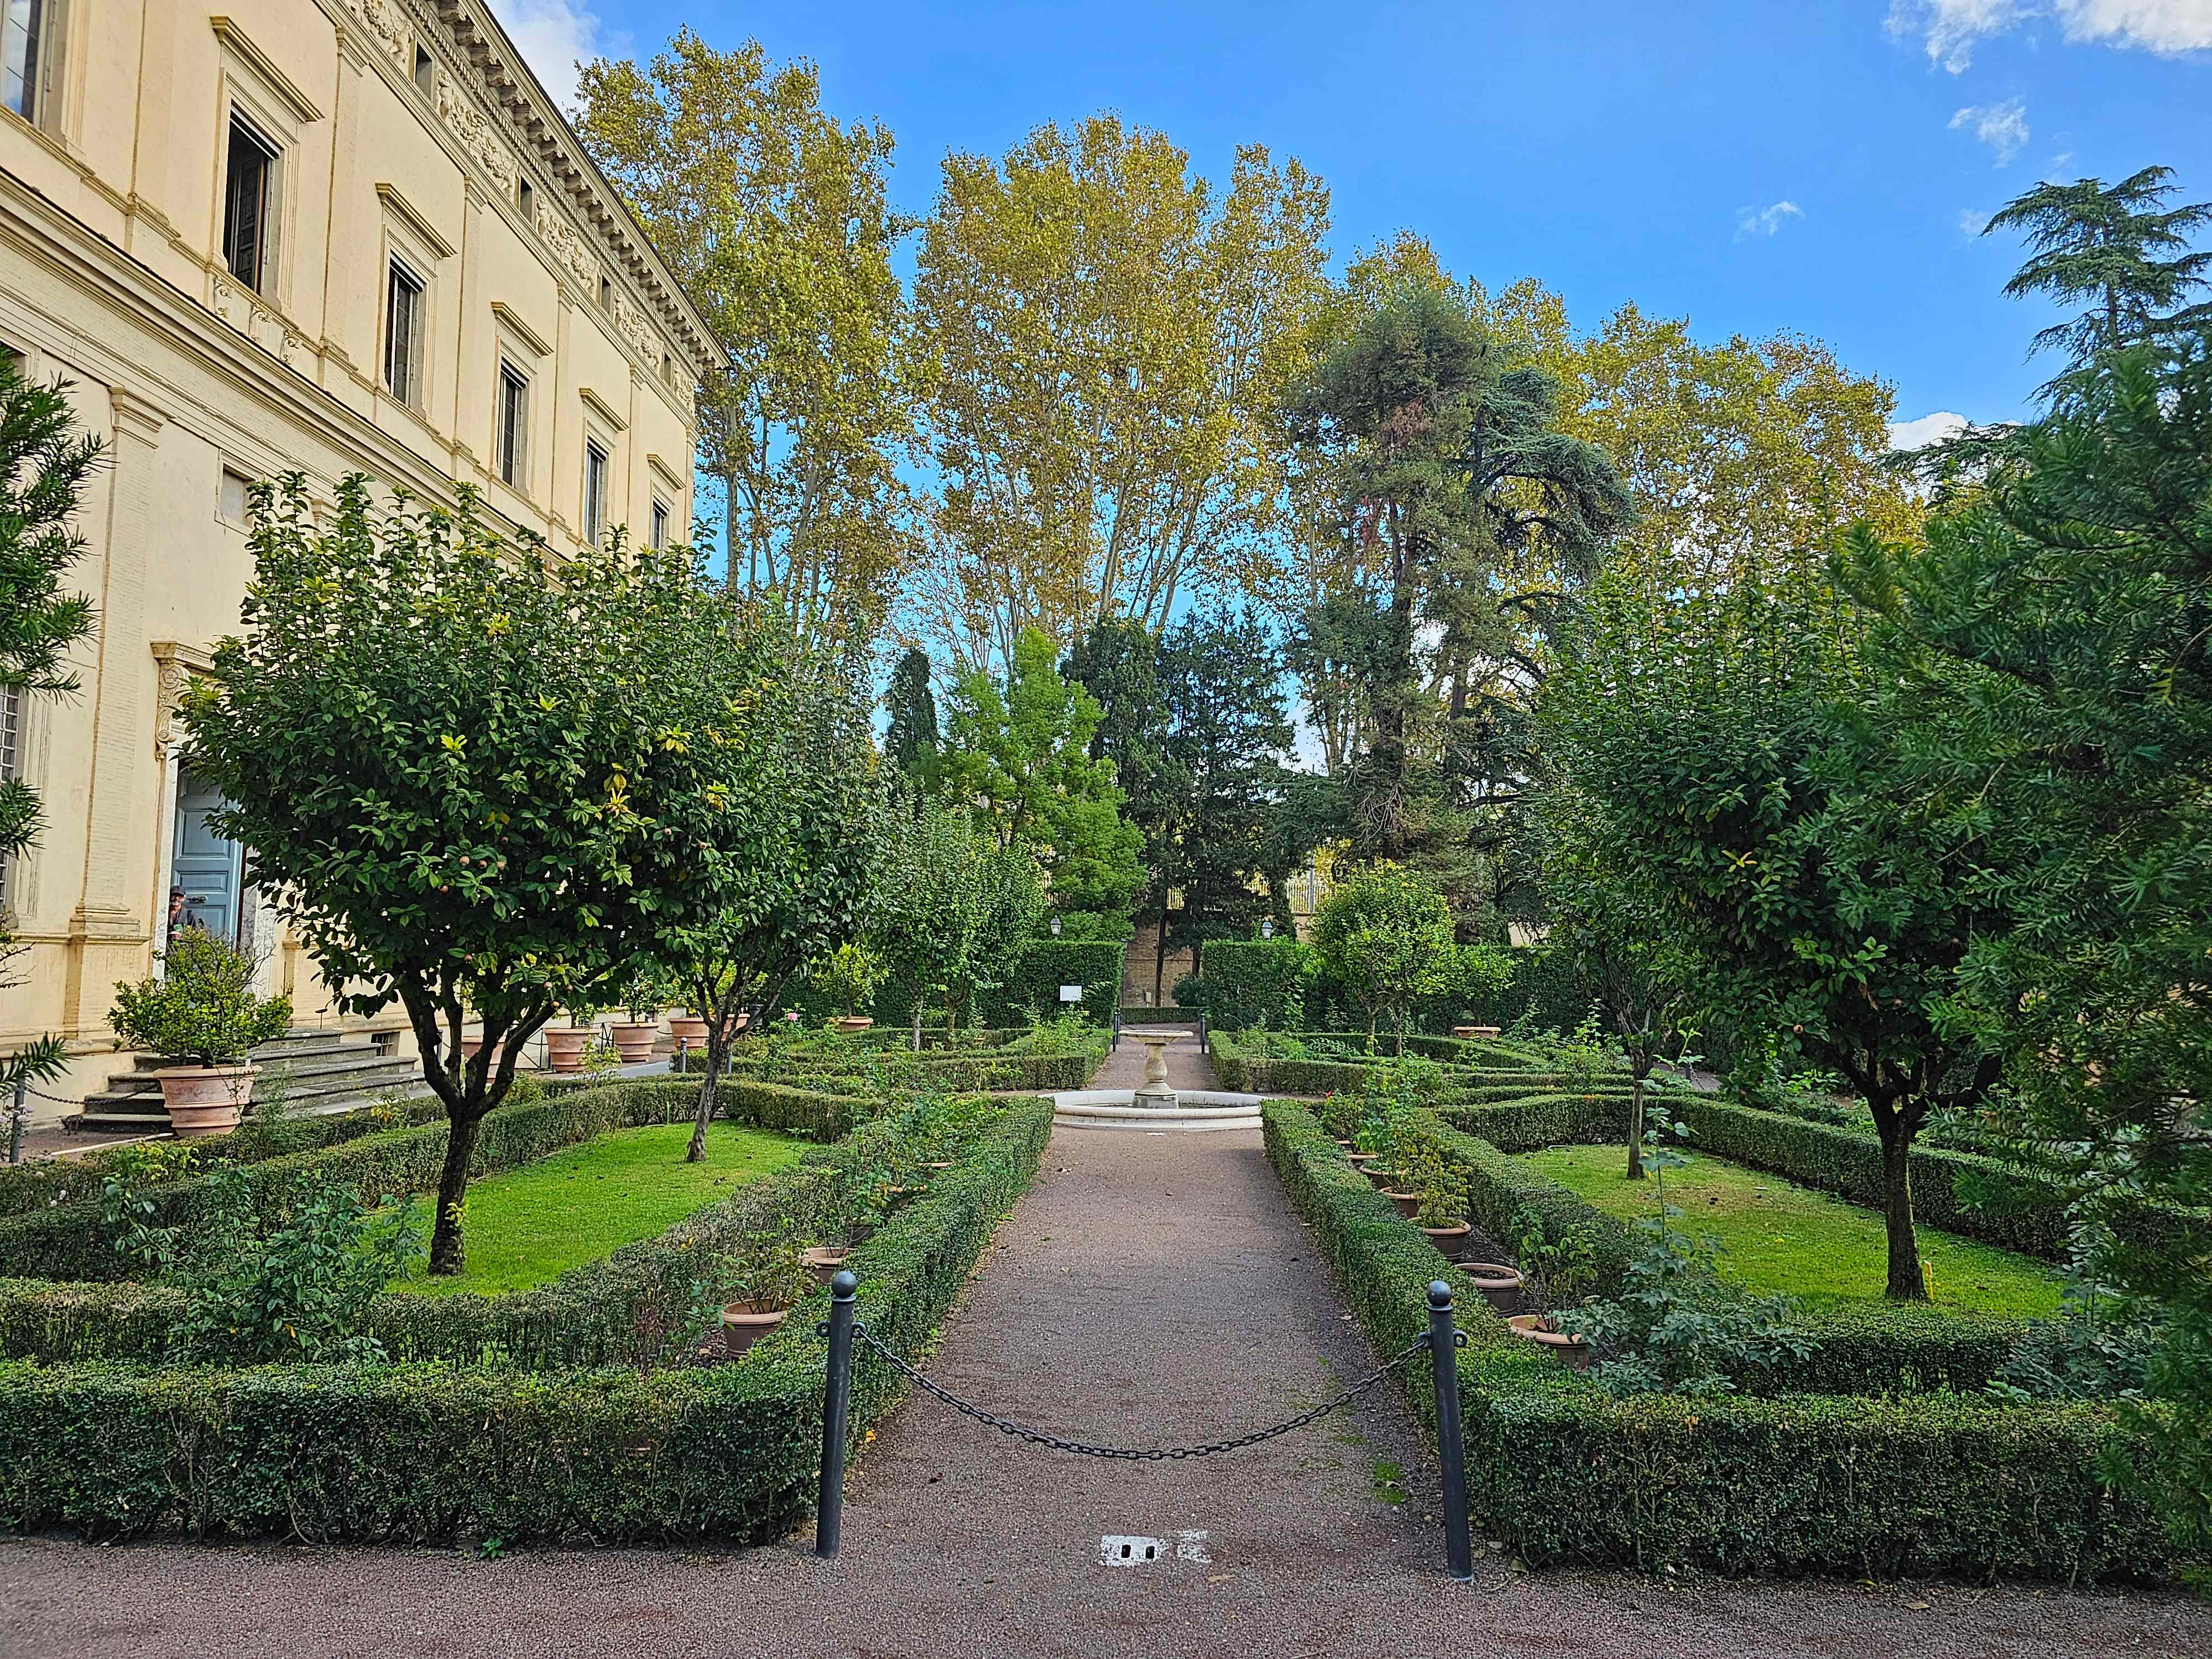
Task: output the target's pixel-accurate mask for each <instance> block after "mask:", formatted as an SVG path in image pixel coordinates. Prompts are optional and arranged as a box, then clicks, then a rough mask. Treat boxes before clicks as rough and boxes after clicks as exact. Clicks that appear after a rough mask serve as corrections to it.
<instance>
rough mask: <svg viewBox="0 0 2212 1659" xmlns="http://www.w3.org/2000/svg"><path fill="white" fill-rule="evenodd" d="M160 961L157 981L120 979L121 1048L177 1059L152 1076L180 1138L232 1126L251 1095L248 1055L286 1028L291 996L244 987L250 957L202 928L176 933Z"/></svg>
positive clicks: (117, 1020)
mask: <svg viewBox="0 0 2212 1659" xmlns="http://www.w3.org/2000/svg"><path fill="white" fill-rule="evenodd" d="M155 960H157V961H158V962H160V963H161V969H162V971H161V977H160V978H159V979H148V980H142V981H139V982H138V983H137V984H136V985H132V984H130V983H128V982H127V981H126V982H118V984H117V985H116V987H115V1010H114V1012H113V1013H112V1014H111V1015H109V1017H108V1018H109V1023H110V1024H112V1025H113V1026H114V1027H115V1033H116V1036H117V1038H118V1042H117V1044H116V1046H117V1047H118V1048H121V1047H123V1046H125V1044H127V1045H129V1046H130V1047H131V1048H145V1049H149V1050H151V1051H152V1052H153V1053H154V1054H157V1055H159V1056H160V1057H161V1058H162V1059H164V1060H170V1061H172V1062H179V1063H173V1064H172V1065H170V1066H165V1067H163V1068H161V1070H158V1071H156V1072H155V1073H154V1075H155V1077H156V1078H157V1079H160V1080H161V1099H162V1101H163V1103H165V1104H167V1107H168V1109H169V1125H170V1127H171V1128H173V1130H174V1131H175V1132H176V1133H177V1134H178V1135H179V1137H180V1138H189V1137H193V1136H197V1135H211V1134H220V1133H223V1132H224V1131H225V1130H228V1129H234V1128H236V1127H238V1120H239V1115H240V1110H241V1109H242V1108H243V1107H244V1106H245V1105H246V1102H247V1101H249V1100H251V1099H252V1097H253V1066H252V1063H251V1061H250V1060H248V1058H247V1056H248V1055H249V1054H252V1051H253V1050H254V1049H255V1048H258V1047H259V1046H260V1045H261V1044H263V1043H264V1042H275V1041H276V1039H277V1038H278V1037H280V1036H283V1035H284V1033H285V1031H286V1030H288V1029H289V1027H290V1026H291V1024H292V1000H291V999H290V998H289V997H258V996H255V995H254V994H253V993H252V991H251V990H250V989H248V988H247V987H249V986H250V985H251V984H252V981H253V969H254V967H255V962H254V958H253V957H252V955H251V954H250V953H249V952H247V951H240V950H239V949H237V948H236V947H235V946H234V945H226V944H224V943H223V942H222V940H221V939H217V938H216V937H215V935H214V934H212V933H208V932H206V931H205V930H204V929H202V928H197V927H185V928H181V929H179V931H178V932H176V933H173V934H171V935H170V936H169V943H168V947H167V949H166V950H164V951H161V953H160V955H159V956H158V957H156V958H155ZM187 1061H189V1062H190V1063H189V1064H185V1063H181V1062H187Z"/></svg>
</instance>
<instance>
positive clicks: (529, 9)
mask: <svg viewBox="0 0 2212 1659" xmlns="http://www.w3.org/2000/svg"><path fill="white" fill-rule="evenodd" d="M491 6H492V10H493V11H495V13H497V14H498V16H499V22H500V27H501V28H503V29H505V30H506V31H507V37H508V38H509V39H510V40H513V42H514V47H515V50H516V51H517V52H520V53H521V54H522V58H523V61H524V62H525V63H526V64H529V65H530V69H531V72H532V74H534V75H536V76H537V77H538V82H539V83H540V84H541V85H542V86H544V88H545V90H546V93H547V94H548V95H549V96H550V97H551V99H552V100H553V101H554V102H555V103H556V104H557V105H559V106H561V108H562V110H564V111H568V110H573V109H574V108H575V106H576V83H577V79H578V76H577V72H576V65H577V64H578V63H579V62H583V63H589V62H591V60H592V58H598V57H599V56H601V55H602V53H603V52H604V51H605V46H603V45H602V43H601V41H600V39H599V15H598V14H597V13H596V12H594V11H593V10H592V8H591V3H590V0H491Z"/></svg>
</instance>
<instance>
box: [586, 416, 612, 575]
mask: <svg viewBox="0 0 2212 1659" xmlns="http://www.w3.org/2000/svg"><path fill="white" fill-rule="evenodd" d="M613 481H614V447H613V446H612V445H611V444H610V443H608V442H607V441H606V440H605V439H604V438H602V437H600V436H599V435H598V434H597V433H595V432H592V431H590V430H588V429H587V430H586V432H585V434H584V478H583V499H582V501H580V502H579V503H578V505H579V506H580V508H581V509H582V510H581V511H580V513H578V514H577V519H578V525H579V528H580V530H581V532H582V538H581V539H582V541H583V543H584V545H585V546H586V547H597V546H599V544H600V543H601V541H603V540H604V539H605V536H606V533H607V492H608V488H609V486H610V485H611V483H613Z"/></svg>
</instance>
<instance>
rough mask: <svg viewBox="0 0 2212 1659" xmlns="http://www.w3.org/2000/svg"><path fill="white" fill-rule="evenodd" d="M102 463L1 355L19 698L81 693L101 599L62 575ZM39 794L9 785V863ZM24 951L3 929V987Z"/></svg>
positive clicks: (26, 1068)
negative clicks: (87, 643)
mask: <svg viewBox="0 0 2212 1659" xmlns="http://www.w3.org/2000/svg"><path fill="white" fill-rule="evenodd" d="M99 461H100V441H99V440H98V439H97V438H94V437H92V436H90V435H88V434H84V433H81V432H79V431H78V430H77V429H76V417H75V415H74V413H73V411H72V410H70V404H69V399H68V398H67V397H66V396H65V395H64V386H63V385H62V384H61V383H59V382H57V383H55V384H54V385H52V386H33V385H32V384H31V383H30V382H29V381H27V380H25V379H24V378H23V376H22V373H21V369H20V368H18V367H17V365H16V364H15V363H14V362H10V361H8V360H6V359H5V358H0V690H5V691H7V692H11V693H13V694H15V696H17V697H19V698H21V697H28V696H45V697H64V696H71V695H73V694H74V693H75V692H76V691H77V690H78V689H79V684H78V680H77V677H76V672H75V671H73V670H72V669H71V668H70V666H69V664H68V662H67V661H66V653H67V652H68V650H69V648H70V647H71V646H72V645H75V644H76V642H77V641H80V640H82V639H83V638H85V637H86V636H87V635H89V634H90V633H91V632H92V623H93V609H92V601H91V600H90V599H87V598H86V597H85V596H84V595H83V594H82V593H72V592H67V591H65V589H64V586H63V578H64V576H65V575H66V574H68V572H69V569H70V566H71V565H73V564H75V563H76V561H77V557H78V556H79V555H80V554H82V552H83V550H84V538H83V537H82V535H80V534H78V533H77V532H76V529H75V528H74V527H73V526H72V523H71V520H73V519H74V518H75V516H76V508H77V501H78V498H79V496H80V495H82V491H83V489H84V481H85V479H86V478H87V477H88V476H89V475H90V474H91V472H92V470H93V468H94V466H96V465H99ZM39 818H40V801H39V795H38V792H37V791H36V790H35V789H33V787H31V786H30V785H29V784H28V783H27V782H25V781H23V780H22V779H21V778H8V779H5V780H0V861H6V862H12V861H14V860H15V859H17V858H19V857H21V855H22V854H24V853H25V852H27V850H29V848H31V847H33V845H35V844H36V843H37V841H38V838H39ZM17 954H18V947H16V946H15V945H14V943H13V939H12V936H11V935H10V934H9V933H7V932H6V931H5V928H4V927H0V984H16V983H20V982H21V981H15V980H11V979H9V978H7V977H6V975H5V971H4V969H5V964H6V963H9V961H11V960H12V959H13V958H14V957H15V956H16V955H17ZM64 1054H65V1050H64V1047H63V1044H62V1041H61V1039H60V1038H59V1037H54V1036H49V1037H42V1038H40V1040H39V1041H37V1042H33V1043H31V1044H29V1045H27V1047H25V1048H22V1049H21V1050H20V1051H19V1052H17V1053H16V1054H12V1055H10V1056H9V1057H8V1058H7V1060H5V1061H4V1062H0V1089H6V1090H9V1091H12V1090H13V1088H14V1085H15V1084H16V1083H17V1082H18V1081H23V1082H38V1081H41V1080H44V1079H51V1078H54V1077H58V1076H59V1075H60V1073H61V1071H62V1068H63V1065H64Z"/></svg>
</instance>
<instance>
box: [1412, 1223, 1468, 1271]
mask: <svg viewBox="0 0 2212 1659" xmlns="http://www.w3.org/2000/svg"><path fill="white" fill-rule="evenodd" d="M1421 1231H1423V1232H1424V1233H1425V1234H1427V1235H1428V1240H1429V1243H1431V1244H1433V1245H1435V1246H1436V1247H1437V1254H1438V1255H1442V1256H1443V1259H1444V1260H1445V1261H1458V1260H1459V1253H1460V1252H1461V1251H1462V1250H1463V1249H1466V1248H1467V1236H1468V1234H1469V1233H1471V1232H1473V1231H1474V1228H1473V1227H1472V1226H1471V1225H1468V1223H1467V1222H1464V1221H1462V1222H1461V1223H1460V1224H1459V1225H1457V1226H1456V1227H1424V1228H1422V1229H1421Z"/></svg>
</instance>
